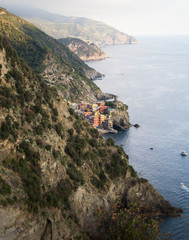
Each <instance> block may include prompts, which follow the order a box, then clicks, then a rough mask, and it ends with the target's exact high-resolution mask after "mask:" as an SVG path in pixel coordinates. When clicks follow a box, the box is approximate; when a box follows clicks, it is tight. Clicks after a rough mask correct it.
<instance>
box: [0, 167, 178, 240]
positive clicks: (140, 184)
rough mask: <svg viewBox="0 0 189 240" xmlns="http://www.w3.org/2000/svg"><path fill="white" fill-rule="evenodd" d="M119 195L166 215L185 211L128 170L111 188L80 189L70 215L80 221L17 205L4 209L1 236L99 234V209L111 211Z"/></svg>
mask: <svg viewBox="0 0 189 240" xmlns="http://www.w3.org/2000/svg"><path fill="white" fill-rule="evenodd" d="M118 195H119V197H120V198H121V199H122V200H123V201H124V202H126V203H133V202H135V203H139V204H140V205H144V206H148V207H149V208H150V209H153V210H155V212H156V213H157V214H158V215H159V216H162V217H168V216H169V217H177V216H180V213H181V212H182V210H181V209H179V208H176V207H172V206H171V205H170V203H169V202H168V201H166V200H165V199H164V198H163V196H162V195H160V193H159V192H158V191H157V190H156V189H155V188H154V187H153V186H152V185H151V184H149V183H148V182H147V180H145V181H144V180H141V179H140V178H138V177H134V178H133V177H131V172H130V171H128V172H127V175H126V178H125V179H119V180H118V181H116V182H111V184H110V187H109V190H108V191H105V192H102V193H99V192H97V191H95V190H94V189H93V188H91V187H90V186H89V185H85V186H80V187H79V188H78V189H77V191H76V192H75V193H74V194H73V195H72V196H71V198H70V202H71V208H70V216H72V217H73V216H75V219H77V221H76V223H77V224H76V223H74V222H73V221H69V220H68V219H67V220H66V219H65V218H64V217H63V215H62V213H61V211H60V210H58V209H48V210H47V211H46V213H45V212H44V214H43V216H41V217H39V216H37V215H36V216H35V215H32V214H29V213H28V212H27V211H23V210H20V209H19V208H16V207H14V208H0V236H1V239H2V240H12V239H25V240H31V239H32V240H56V239H59V238H60V239H62V238H66V239H67V238H70V237H71V236H73V235H76V233H77V232H78V233H79V232H80V231H81V229H82V231H83V232H85V233H87V234H88V235H89V236H93V237H95V236H96V237H97V236H98V224H99V219H98V217H97V212H98V211H99V210H103V211H104V212H106V213H107V214H108V212H109V210H110V208H111V205H112V204H113V203H114V201H115V199H116V198H117V196H118ZM78 226H79V228H80V230H79V228H78Z"/></svg>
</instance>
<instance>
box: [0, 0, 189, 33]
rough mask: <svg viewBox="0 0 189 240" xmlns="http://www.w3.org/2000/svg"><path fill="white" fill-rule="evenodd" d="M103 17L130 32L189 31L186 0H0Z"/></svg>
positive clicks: (188, 2) (64, 12)
mask: <svg viewBox="0 0 189 240" xmlns="http://www.w3.org/2000/svg"><path fill="white" fill-rule="evenodd" d="M6 4H10V5H17V6H18V5H24V6H29V7H37V8H41V9H44V10H48V11H50V12H53V13H58V14H61V15H65V16H78V17H87V18H91V19H94V20H99V21H102V22H104V23H106V24H108V25H111V26H113V27H115V28H117V29H119V30H121V31H123V32H125V33H128V34H131V35H134V36H136V35H189V26H188V25H189V0H0V6H6Z"/></svg>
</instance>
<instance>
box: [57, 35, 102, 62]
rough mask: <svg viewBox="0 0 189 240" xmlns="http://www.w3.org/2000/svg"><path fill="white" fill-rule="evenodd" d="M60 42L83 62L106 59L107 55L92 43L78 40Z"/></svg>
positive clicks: (64, 39)
mask: <svg viewBox="0 0 189 240" xmlns="http://www.w3.org/2000/svg"><path fill="white" fill-rule="evenodd" d="M59 42H60V43H62V44H64V45H66V46H67V47H68V48H69V49H70V51H72V52H73V53H75V54H76V55H77V56H78V57H79V58H80V59H81V60H83V61H97V60H103V59H105V58H106V54H105V53H104V52H103V51H102V50H101V49H100V48H98V47H97V46H96V45H95V44H94V43H92V42H90V41H83V40H81V39H78V38H61V39H59Z"/></svg>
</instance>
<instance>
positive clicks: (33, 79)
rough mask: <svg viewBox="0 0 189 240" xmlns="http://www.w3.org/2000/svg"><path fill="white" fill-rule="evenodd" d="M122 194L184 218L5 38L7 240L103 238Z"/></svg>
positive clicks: (2, 182)
mask: <svg viewBox="0 0 189 240" xmlns="http://www.w3.org/2000/svg"><path fill="white" fill-rule="evenodd" d="M118 193H119V195H120V197H121V198H122V199H123V202H125V203H127V204H128V203H129V202H138V203H139V204H141V205H143V206H144V205H148V209H150V208H152V209H155V211H156V212H157V213H158V215H162V216H178V212H179V209H176V208H173V207H172V206H171V205H170V204H169V203H168V202H167V201H165V200H164V199H163V197H162V196H161V195H160V194H159V193H158V192H157V191H156V190H155V189H154V188H153V187H152V186H151V185H150V184H149V183H148V182H147V180H145V179H142V178H139V177H138V176H137V174H136V172H135V171H134V169H133V168H132V166H130V165H129V160H128V156H127V154H125V152H124V151H123V149H122V148H121V147H119V146H116V145H115V143H114V141H113V139H108V140H107V141H105V140H104V138H103V137H102V135H100V134H99V133H98V131H97V130H96V129H94V128H92V127H91V126H90V125H89V124H88V123H87V122H86V121H84V120H83V119H81V118H80V117H78V116H77V115H75V113H74V111H73V109H71V108H70V107H69V103H68V102H67V101H65V100H64V99H63V98H62V97H61V96H59V95H58V92H57V90H56V88H54V87H50V86H48V85H46V83H45V81H44V79H42V78H41V77H40V76H39V75H37V74H35V73H33V71H32V69H31V68H30V67H28V66H27V64H26V63H25V62H24V61H23V60H21V59H20V58H18V56H17V54H16V52H15V50H13V49H12V47H11V46H10V45H9V42H8V40H7V39H6V38H2V37H0V238H1V239H6V240H8V239H10V240H11V239H20V240H22V239H25V240H29V239H32V240H47V239H51V240H58V239H70V238H72V239H73V238H74V237H77V239H94V238H98V234H99V229H98V227H99V221H100V220H99V218H98V215H97V214H96V213H97V212H99V211H101V210H102V211H105V212H109V211H110V206H111V205H112V204H113V203H114V200H115V198H116V196H117V194H118ZM139 226H140V225H139ZM150 226H151V225H150ZM103 229H104V228H103ZM83 234H86V235H85V236H84V235H83ZM82 236H83V237H82ZM99 239H105V238H104V237H102V238H99Z"/></svg>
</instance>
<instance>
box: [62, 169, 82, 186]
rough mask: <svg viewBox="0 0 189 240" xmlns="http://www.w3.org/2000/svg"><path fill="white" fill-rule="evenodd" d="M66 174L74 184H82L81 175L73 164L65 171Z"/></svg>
mask: <svg viewBox="0 0 189 240" xmlns="http://www.w3.org/2000/svg"><path fill="white" fill-rule="evenodd" d="M66 172H67V174H68V175H69V177H70V179H72V180H73V181H74V182H76V183H80V184H82V185H83V184H84V179H83V174H82V172H80V171H79V170H77V169H76V167H75V166H74V165H73V164H70V166H69V168H68V169H67V171H66Z"/></svg>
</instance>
